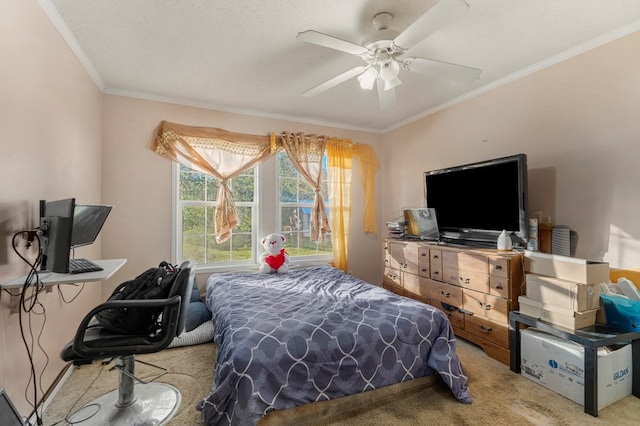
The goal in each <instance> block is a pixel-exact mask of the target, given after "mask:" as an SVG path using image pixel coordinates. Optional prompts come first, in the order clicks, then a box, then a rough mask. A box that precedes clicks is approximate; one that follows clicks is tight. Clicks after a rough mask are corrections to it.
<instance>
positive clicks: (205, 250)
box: [175, 166, 257, 265]
mask: <svg viewBox="0 0 640 426" xmlns="http://www.w3.org/2000/svg"><path fill="white" fill-rule="evenodd" d="M178 167H179V176H178V185H177V187H178V189H179V190H178V194H177V195H178V196H177V203H176V219H177V226H176V239H175V240H176V242H177V244H176V247H175V249H176V259H177V263H181V262H182V261H183V260H184V259H191V260H193V261H194V262H196V263H197V264H198V265H207V264H221V263H224V264H229V265H233V264H246V263H253V262H254V259H255V250H254V245H253V242H254V241H255V232H256V229H255V227H254V226H253V224H254V223H256V215H257V204H256V203H255V200H256V185H255V183H256V180H257V179H256V178H257V170H256V169H253V170H250V171H248V172H246V173H243V174H242V175H240V176H238V177H236V178H234V179H231V181H230V184H229V185H230V187H231V189H232V190H233V192H234V199H235V201H236V209H237V212H238V221H239V224H238V226H237V227H236V228H235V229H234V230H233V232H232V234H231V238H229V239H228V240H227V241H225V242H223V243H220V244H219V243H218V242H216V237H215V229H214V226H215V225H214V215H215V211H216V202H217V199H218V188H219V183H218V182H217V181H216V180H215V179H214V178H212V177H210V176H208V175H205V174H203V173H199V172H195V171H193V170H191V169H189V168H187V167H185V166H178Z"/></svg>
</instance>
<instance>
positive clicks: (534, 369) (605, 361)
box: [520, 328, 633, 409]
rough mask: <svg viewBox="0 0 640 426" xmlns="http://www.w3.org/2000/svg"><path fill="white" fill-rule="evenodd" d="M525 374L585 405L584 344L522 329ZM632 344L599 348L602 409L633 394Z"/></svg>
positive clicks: (522, 359)
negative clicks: (613, 347)
mask: <svg viewBox="0 0 640 426" xmlns="http://www.w3.org/2000/svg"><path fill="white" fill-rule="evenodd" d="M520 344H521V358H520V359H521V374H522V375H523V376H524V377H526V378H528V379H530V380H533V381H534V382H536V383H538V384H541V385H542V386H544V387H546V388H547V389H550V390H552V391H554V392H557V393H559V394H560V395H562V396H564V397H566V398H569V399H570V400H572V401H574V402H577V403H578V404H580V405H583V406H584V377H585V374H584V373H585V371H584V347H583V346H581V345H579V344H577V343H574V342H571V341H568V340H564V339H561V338H559V337H556V336H552V335H550V334H547V333H544V332H541V331H540V330H536V329H531V328H529V329H526V330H522V331H521V341H520ZM632 381H633V371H632V358H631V345H625V346H622V347H620V348H618V349H617V350H612V349H611V348H608V347H604V348H600V349H599V350H598V409H602V408H604V407H606V406H608V405H610V404H612V403H614V402H616V401H618V400H620V399H622V398H624V397H625V396H628V395H631V390H632V389H631V388H632Z"/></svg>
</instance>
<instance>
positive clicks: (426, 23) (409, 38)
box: [393, 0, 469, 49]
mask: <svg viewBox="0 0 640 426" xmlns="http://www.w3.org/2000/svg"><path fill="white" fill-rule="evenodd" d="M468 10H469V5H468V4H467V3H466V2H465V1H464V0H440V1H439V2H438V3H437V4H436V5H435V6H433V7H432V8H431V9H429V10H428V11H427V12H426V13H425V14H424V15H422V16H421V17H419V18H418V19H417V20H416V21H415V22H414V23H413V24H411V25H409V26H408V27H407V29H405V30H404V31H403V32H401V33H400V34H398V36H397V37H396V38H395V39H394V40H393V44H395V45H396V46H398V47H402V48H403V49H410V48H412V47H413V46H414V45H416V44H418V43H419V42H421V41H422V40H424V39H425V38H427V37H428V36H430V35H431V34H433V33H435V32H436V31H438V30H439V29H440V28H443V27H446V26H447V25H449V24H450V23H452V22H454V21H455V20H457V19H458V18H460V17H461V16H462V15H463V14H464V13H465V12H466V11H468Z"/></svg>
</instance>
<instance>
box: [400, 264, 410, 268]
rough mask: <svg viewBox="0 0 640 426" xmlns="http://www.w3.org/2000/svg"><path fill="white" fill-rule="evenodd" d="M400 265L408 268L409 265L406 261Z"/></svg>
mask: <svg viewBox="0 0 640 426" xmlns="http://www.w3.org/2000/svg"><path fill="white" fill-rule="evenodd" d="M400 266H402V267H403V268H405V269H407V266H409V265H407V264H406V263H401V264H400Z"/></svg>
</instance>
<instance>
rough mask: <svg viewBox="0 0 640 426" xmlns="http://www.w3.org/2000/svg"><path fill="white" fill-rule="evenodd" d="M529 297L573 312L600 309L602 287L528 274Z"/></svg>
mask: <svg viewBox="0 0 640 426" xmlns="http://www.w3.org/2000/svg"><path fill="white" fill-rule="evenodd" d="M526 282H527V297H528V298H529V299H532V300H536V301H538V302H542V303H546V304H549V305H553V306H557V307H559V308H563V309H569V310H571V311H588V310H590V309H598V308H599V307H600V285H599V284H580V283H575V282H573V281H567V280H561V279H559V278H553V277H548V276H546V275H538V274H532V273H528V274H526Z"/></svg>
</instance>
